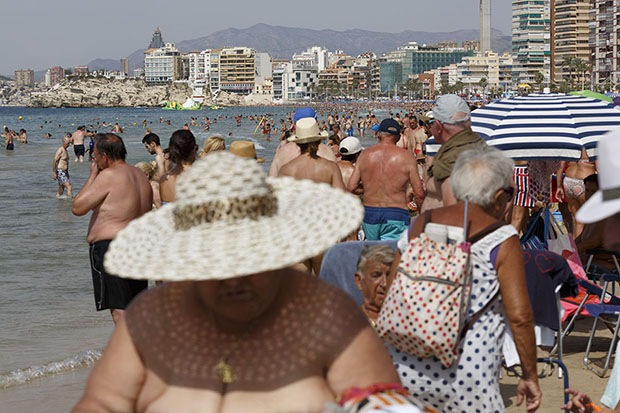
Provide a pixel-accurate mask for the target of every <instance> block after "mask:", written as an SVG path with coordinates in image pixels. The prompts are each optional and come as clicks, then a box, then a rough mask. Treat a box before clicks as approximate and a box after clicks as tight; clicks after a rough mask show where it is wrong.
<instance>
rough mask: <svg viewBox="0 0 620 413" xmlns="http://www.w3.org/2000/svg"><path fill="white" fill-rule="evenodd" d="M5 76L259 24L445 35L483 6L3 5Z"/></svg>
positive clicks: (461, 2) (140, 0)
mask: <svg viewBox="0 0 620 413" xmlns="http://www.w3.org/2000/svg"><path fill="white" fill-rule="evenodd" d="M2 3H3V4H2V6H1V8H0V9H1V11H2V12H1V15H2V29H0V30H1V34H0V36H1V37H2V40H1V41H0V74H5V75H11V76H12V75H13V71H14V70H17V69H34V70H42V69H47V68H49V67H51V66H56V65H60V66H63V67H74V66H77V65H81V64H87V63H88V62H90V61H91V60H93V59H95V58H109V59H119V58H121V57H125V56H127V55H129V54H130V53H132V52H134V51H136V50H138V49H141V48H145V47H147V46H148V43H149V42H150V40H151V36H152V33H153V30H154V28H155V26H159V27H160V28H161V31H162V34H163V37H164V40H165V41H166V42H180V41H182V40H189V39H195V38H198V37H203V36H207V35H209V34H211V33H213V32H215V31H218V30H223V29H227V28H230V27H235V28H246V27H250V26H252V25H254V24H256V23H265V24H270V25H279V26H288V27H302V28H308V29H333V30H348V29H356V28H357V29H366V30H373V31H380V32H394V33H397V32H401V31H403V30H417V31H427V32H445V31H454V30H459V29H477V28H479V0H382V1H381V0H380V1H377V0H374V1H369V0H335V1H334V0H311V1H309V2H299V1H281V0H280V1H276V0H236V1H234V2H232V1H217V2H215V1H205V0H148V1H147V0H122V1H121V0H106V1H94V0H79V1H76V0H27V1H21V2H20V1H3V2H2ZM491 10H492V23H491V25H492V27H493V28H495V29H499V30H501V31H502V32H504V34H506V35H509V34H510V25H511V2H510V1H508V0H491Z"/></svg>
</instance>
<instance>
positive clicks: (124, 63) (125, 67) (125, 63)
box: [121, 57, 129, 77]
mask: <svg viewBox="0 0 620 413" xmlns="http://www.w3.org/2000/svg"><path fill="white" fill-rule="evenodd" d="M121 73H123V74H125V76H126V77H129V59H128V58H127V57H125V58H123V59H121Z"/></svg>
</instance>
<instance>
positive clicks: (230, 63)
mask: <svg viewBox="0 0 620 413" xmlns="http://www.w3.org/2000/svg"><path fill="white" fill-rule="evenodd" d="M219 76H220V80H219V84H220V90H223V91H226V92H232V93H237V94H242V95H247V94H250V93H252V90H254V84H255V81H256V51H255V50H254V49H251V48H249V47H233V48H228V49H222V51H221V52H220V54H219Z"/></svg>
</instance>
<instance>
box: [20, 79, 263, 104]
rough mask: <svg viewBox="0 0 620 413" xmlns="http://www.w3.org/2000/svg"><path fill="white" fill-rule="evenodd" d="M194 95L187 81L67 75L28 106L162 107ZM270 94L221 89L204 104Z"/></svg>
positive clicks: (254, 101)
mask: <svg viewBox="0 0 620 413" xmlns="http://www.w3.org/2000/svg"><path fill="white" fill-rule="evenodd" d="M191 96H192V89H191V88H190V87H189V86H188V85H187V83H181V82H179V83H172V84H170V85H164V86H150V85H147V84H146V82H145V81H144V80H143V79H107V78H103V77H102V78H77V79H75V78H74V79H70V78H67V79H64V80H63V81H62V82H61V83H60V84H58V85H56V86H55V87H53V88H52V89H50V90H49V91H48V92H45V93H37V94H32V95H31V97H30V101H29V102H28V104H27V106H28V107H35V108H61V107H64V108H92V107H98V108H109V107H138V106H140V107H162V106H164V105H165V103H166V101H177V102H180V103H183V102H185V101H186V100H187V99H188V98H190V97H191ZM270 104H271V97H270V96H254V95H250V96H239V95H235V94H230V93H225V92H221V93H219V94H218V95H217V97H216V98H212V97H211V96H206V97H205V101H204V103H203V105H208V106H210V105H220V106H254V105H270Z"/></svg>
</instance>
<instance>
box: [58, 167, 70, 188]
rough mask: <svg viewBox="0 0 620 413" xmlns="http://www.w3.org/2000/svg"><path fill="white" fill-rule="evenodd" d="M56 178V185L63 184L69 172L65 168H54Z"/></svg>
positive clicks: (67, 180)
mask: <svg viewBox="0 0 620 413" xmlns="http://www.w3.org/2000/svg"><path fill="white" fill-rule="evenodd" d="M56 179H57V180H58V185H64V184H66V183H67V182H69V172H68V171H67V170H66V169H56Z"/></svg>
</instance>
